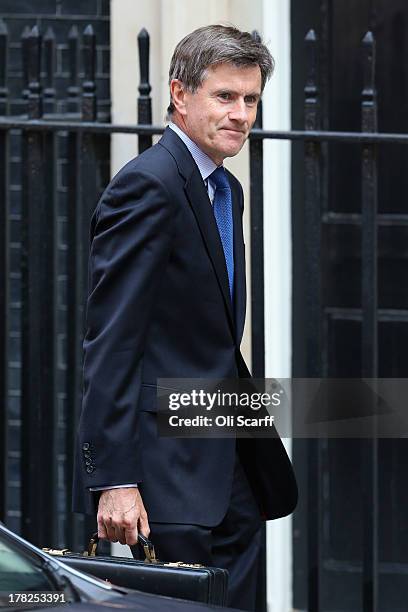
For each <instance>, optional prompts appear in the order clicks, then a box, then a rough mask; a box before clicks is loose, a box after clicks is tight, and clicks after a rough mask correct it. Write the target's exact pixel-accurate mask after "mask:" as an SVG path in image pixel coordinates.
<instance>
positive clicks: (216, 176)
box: [209, 166, 230, 189]
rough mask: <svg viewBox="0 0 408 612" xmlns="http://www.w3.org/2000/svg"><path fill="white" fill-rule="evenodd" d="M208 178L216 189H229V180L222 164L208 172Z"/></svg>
mask: <svg viewBox="0 0 408 612" xmlns="http://www.w3.org/2000/svg"><path fill="white" fill-rule="evenodd" d="M209 178H210V179H211V180H212V182H213V183H214V184H215V186H216V187H217V189H230V184H229V180H228V177H227V173H226V172H225V168H224V166H220V167H219V168H216V169H215V170H214V172H212V173H211V174H210V176H209Z"/></svg>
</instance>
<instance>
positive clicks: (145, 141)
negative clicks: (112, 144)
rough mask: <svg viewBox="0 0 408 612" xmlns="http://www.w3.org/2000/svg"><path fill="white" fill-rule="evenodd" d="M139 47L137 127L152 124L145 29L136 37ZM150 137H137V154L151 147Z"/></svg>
mask: <svg viewBox="0 0 408 612" xmlns="http://www.w3.org/2000/svg"><path fill="white" fill-rule="evenodd" d="M137 44H138V46H139V66H140V83H139V97H138V99H137V122H138V124H139V125H151V123H152V100H151V97H150V92H151V89H152V88H151V87H150V83H149V53H150V36H149V33H148V32H147V30H146V29H145V28H143V29H142V30H140V32H139V35H138V37H137ZM152 142H153V140H152V136H150V135H148V134H140V135H139V153H143V151H146V149H148V148H149V147H151V146H152Z"/></svg>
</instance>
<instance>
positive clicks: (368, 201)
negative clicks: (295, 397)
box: [361, 32, 378, 612]
mask: <svg viewBox="0 0 408 612" xmlns="http://www.w3.org/2000/svg"><path fill="white" fill-rule="evenodd" d="M363 69H364V89H363V92H362V100H361V120H362V131H363V132H376V131H377V96H376V90H375V39H374V36H373V34H372V32H367V33H366V35H365V37H364V39H363ZM361 186H362V211H361V232H362V236H361V238H362V244H361V264H362V293H361V300H362V323H361V327H362V338H361V340H362V377H363V378H376V377H377V376H378V325H377V208H378V204H377V198H378V188H377V145H376V144H365V145H363V150H362V185H361ZM373 409H374V410H375V406H373ZM372 433H373V437H372V439H369V440H363V442H362V453H363V462H362V469H363V482H364V489H363V516H364V531H363V610H364V612H376V611H377V610H378V440H377V438H376V435H375V431H373V432H372Z"/></svg>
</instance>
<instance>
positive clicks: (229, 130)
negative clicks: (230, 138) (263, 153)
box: [221, 127, 245, 134]
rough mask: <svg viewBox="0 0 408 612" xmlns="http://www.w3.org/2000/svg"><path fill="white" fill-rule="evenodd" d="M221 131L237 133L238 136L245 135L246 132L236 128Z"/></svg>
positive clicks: (225, 128)
mask: <svg viewBox="0 0 408 612" xmlns="http://www.w3.org/2000/svg"><path fill="white" fill-rule="evenodd" d="M221 129H222V130H226V131H227V132H235V133H236V134H245V131H244V130H236V129H234V128H227V127H224V128H221Z"/></svg>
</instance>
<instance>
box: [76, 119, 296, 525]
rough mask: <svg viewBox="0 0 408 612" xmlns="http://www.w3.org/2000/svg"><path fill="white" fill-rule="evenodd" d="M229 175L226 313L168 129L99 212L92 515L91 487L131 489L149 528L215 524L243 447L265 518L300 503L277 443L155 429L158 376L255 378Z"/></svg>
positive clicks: (208, 222)
mask: <svg viewBox="0 0 408 612" xmlns="http://www.w3.org/2000/svg"><path fill="white" fill-rule="evenodd" d="M228 177H229V180H230V184H231V190H232V200H233V220H234V264H235V277H234V301H233V303H231V299H230V295H229V286H228V275H227V269H226V265H225V259H224V254H223V249H222V245H221V241H220V237H219V233H218V229H217V225H216V222H215V218H214V214H213V211H212V207H211V204H210V201H209V198H208V193H207V190H206V187H205V185H204V182H203V180H202V177H201V175H200V173H199V170H198V168H197V165H196V164H195V162H194V160H193V158H192V156H191V154H190V153H189V151H188V149H187V147H186V146H185V145H184V143H183V142H182V141H181V139H180V138H179V137H178V136H177V134H176V133H175V132H173V131H172V130H171V129H169V128H167V129H166V131H165V133H164V135H163V137H162V138H161V140H160V142H159V143H158V144H156V145H155V146H153V147H152V148H151V149H149V150H147V151H146V152H144V153H143V154H141V155H139V156H138V157H136V158H135V159H133V160H132V161H130V162H129V163H128V164H126V166H124V167H123V168H122V169H121V170H120V172H119V173H118V174H117V175H116V176H115V177H114V178H113V179H112V181H111V183H110V184H109V185H108V187H107V188H106V190H105V192H104V193H103V195H102V197H101V200H100V202H99V203H98V205H97V207H96V210H95V213H94V216H93V219H92V223H91V251H90V264H89V299H88V306H87V332H86V337H85V341H84V398H83V409H82V415H81V420H80V425H79V432H78V440H77V450H76V466H75V478H74V509H75V510H78V511H87V512H93V511H94V510H95V509H94V504H93V496H92V493H90V491H89V488H90V487H97V486H109V485H116V484H124V483H132V482H138V483H140V485H139V486H140V489H141V494H142V497H143V501H144V504H145V507H146V510H147V513H148V516H149V520H150V521H153V522H166V523H169V522H170V523H172V522H174V523H191V524H197V525H204V526H214V525H216V524H217V523H219V522H220V521H221V520H222V518H223V516H224V514H225V512H226V510H227V506H228V501H229V496H230V490H231V484H232V477H233V471H234V462H235V457H236V452H237V450H238V452H239V454H240V458H241V462H242V464H243V467H244V468H245V470H246V471H247V474H248V478H249V481H250V484H251V486H252V488H253V490H254V493H255V496H256V499H257V501H258V504H259V508H260V513H261V514H262V516H263V517H264V518H276V517H279V516H284V515H286V514H288V513H290V512H292V510H293V509H294V507H295V505H296V500H297V488H296V482H295V479H294V475H293V471H292V466H291V464H290V461H289V459H288V457H287V455H286V452H285V450H284V447H283V445H282V443H281V441H280V439H279V438H278V437H276V439H272V440H271V439H268V440H266V439H265V440H259V439H258V440H253V439H250V440H239V441H236V440H235V439H232V438H230V439H180V438H179V439H177V438H164V437H158V436H157V432H156V416H157V415H156V414H155V412H156V391H157V390H156V385H157V379H158V378H214V379H218V378H236V377H244V378H245V377H249V376H250V374H249V372H248V369H247V367H246V365H245V362H244V360H243V358H242V355H241V353H240V349H239V345H240V342H241V338H242V333H243V328H244V319H245V302H246V289H245V252H244V242H243V233H242V212H243V193H242V188H241V185H240V183H239V182H238V181H237V179H236V178H235V177H234V176H233V175H232V174H231V173H229V172H228Z"/></svg>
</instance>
